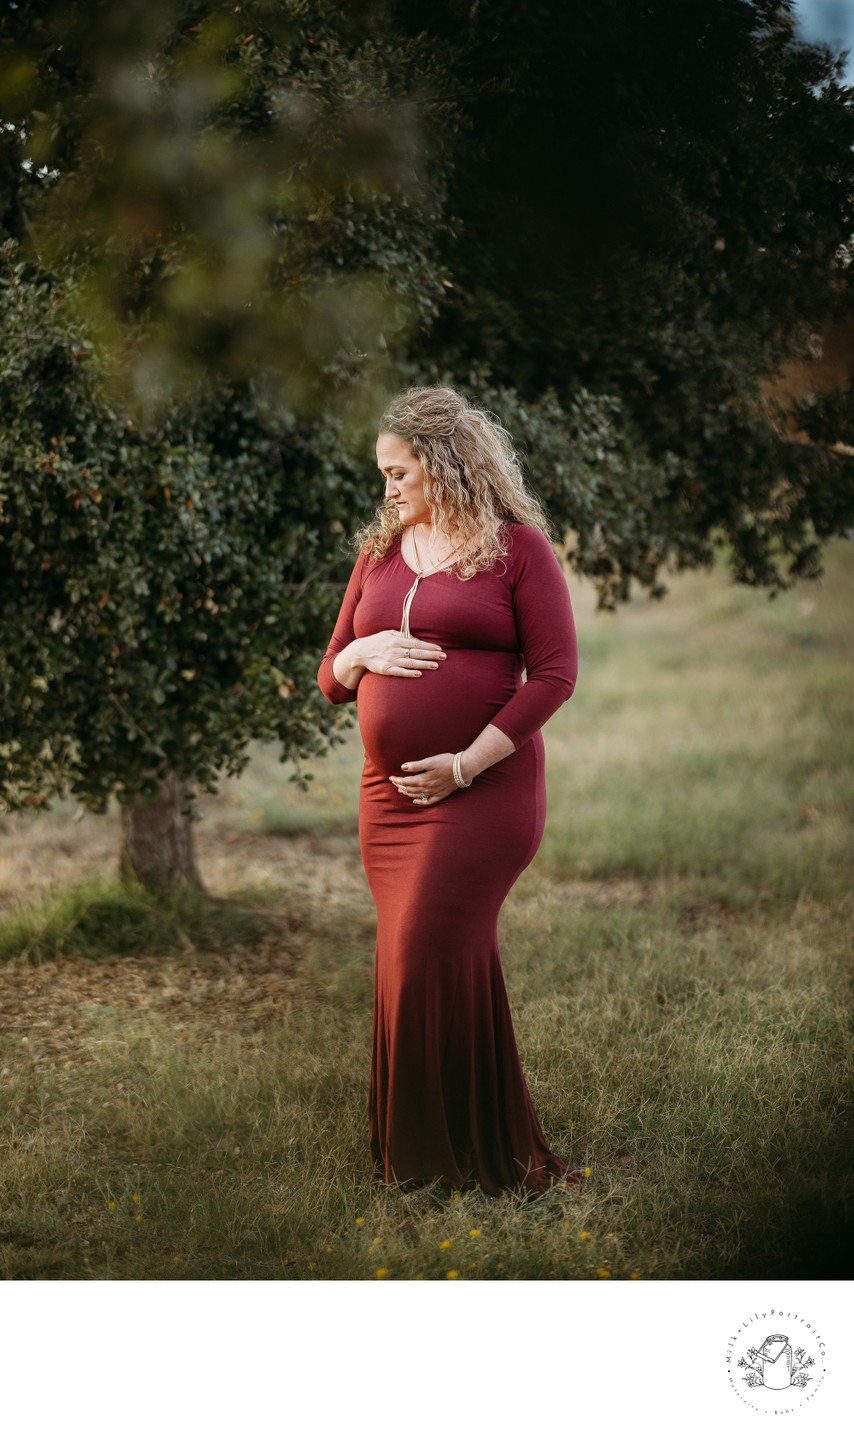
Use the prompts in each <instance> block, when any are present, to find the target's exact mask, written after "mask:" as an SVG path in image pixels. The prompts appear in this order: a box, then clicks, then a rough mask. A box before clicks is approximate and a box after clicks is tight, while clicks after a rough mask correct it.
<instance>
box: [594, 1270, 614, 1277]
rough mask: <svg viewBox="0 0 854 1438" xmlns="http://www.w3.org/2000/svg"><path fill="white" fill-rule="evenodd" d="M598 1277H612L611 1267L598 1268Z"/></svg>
mask: <svg viewBox="0 0 854 1438" xmlns="http://www.w3.org/2000/svg"><path fill="white" fill-rule="evenodd" d="M596 1277H597V1278H610V1277H611V1270H610V1268H597V1270H596Z"/></svg>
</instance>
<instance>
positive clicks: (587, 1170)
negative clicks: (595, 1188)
mask: <svg viewBox="0 0 854 1438" xmlns="http://www.w3.org/2000/svg"><path fill="white" fill-rule="evenodd" d="M584 1177H585V1178H589V1177H590V1169H589V1168H586V1169H585V1170H584Z"/></svg>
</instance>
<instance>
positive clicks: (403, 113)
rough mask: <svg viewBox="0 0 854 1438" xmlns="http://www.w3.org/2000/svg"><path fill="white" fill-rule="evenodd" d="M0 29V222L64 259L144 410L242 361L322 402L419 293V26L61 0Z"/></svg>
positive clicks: (236, 372)
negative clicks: (0, 172) (408, 32)
mask: <svg viewBox="0 0 854 1438" xmlns="http://www.w3.org/2000/svg"><path fill="white" fill-rule="evenodd" d="M383 32H384V33H383ZM0 33H1V34H2V41H3V42H4V45H3V48H4V52H5V60H6V63H5V67H4V69H3V72H2V77H0V105H2V108H3V110H4V111H5V113H6V115H7V116H8V117H9V120H10V121H13V120H14V121H16V122H17V127H16V128H14V127H12V128H9V129H8V130H7V140H6V143H7V147H8V151H9V153H8V157H7V162H6V166H5V168H6V169H7V170H8V171H9V173H11V174H14V175H16V177H17V179H16V185H17V192H16V194H15V195H14V198H13V197H11V196H10V197H9V200H8V201H7V205H6V210H7V229H9V230H10V232H11V233H13V234H15V233H21V232H22V231H23V230H24V229H25V230H26V232H27V234H28V236H29V239H30V241H31V245H32V249H33V251H34V253H35V255H36V256H37V257H38V259H39V261H40V263H42V264H43V265H45V266H46V267H57V266H61V265H63V264H66V263H68V262H69V261H73V262H74V267H75V274H76V278H77V284H76V295H77V299H78V301H79V303H80V309H81V314H82V316H83V317H84V318H85V321H86V324H87V326H88V327H89V328H90V330H92V331H93V332H94V334H95V335H97V336H98V337H99V338H100V339H102V340H103V341H104V342H106V343H108V344H109V345H110V348H111V350H112V351H113V354H114V358H117V357H119V356H120V357H121V358H122V360H123V361H124V363H123V366H122V371H121V372H122V373H123V374H124V375H125V376H126V378H127V379H128V380H129V382H130V396H129V397H130V398H132V399H134V400H135V401H136V403H137V404H138V405H140V406H142V407H143V409H144V408H145V407H146V406H147V405H151V404H156V403H157V401H158V400H159V399H160V398H161V397H162V396H163V395H164V394H166V395H168V394H172V393H174V391H175V389H176V387H180V386H181V385H182V384H187V383H188V382H192V380H193V378H195V377H201V378H202V379H204V380H207V379H208V378H209V377H210V375H211V374H213V375H214V376H215V377H216V378H217V379H218V378H220V377H221V376H223V375H225V376H232V377H236V378H238V379H245V378H247V377H249V376H251V377H253V378H254V377H257V376H258V375H259V374H260V373H263V374H265V375H266V376H267V377H268V380H271V379H272V380H275V382H276V384H277V386H278V388H279V390H280V391H282V392H283V394H284V398H285V399H286V400H287V401H288V402H290V403H295V404H298V405H299V407H300V408H301V409H302V410H303V411H305V410H306V409H308V408H309V407H311V406H312V404H314V407H315V408H319V409H323V408H324V407H325V406H326V404H327V402H328V399H329V392H330V388H331V387H332V385H333V381H334V382H335V383H337V384H339V385H340V384H341V383H342V382H344V381H345V380H346V378H347V376H348V374H349V375H350V376H351V377H352V372H353V371H354V370H356V371H358V370H359V368H360V365H361V366H362V367H363V366H364V362H365V360H367V359H368V358H373V359H374V360H375V361H378V360H379V359H380V358H381V356H382V351H383V349H384V345H385V337H386V335H387V334H389V335H391V334H395V333H397V332H398V331H399V330H400V329H401V328H402V327H403V326H404V325H406V324H412V323H414V322H417V323H419V324H423V323H424V322H425V321H427V320H428V319H429V318H430V316H431V315H432V314H434V313H435V311H436V307H437V301H438V298H439V296H440V295H441V293H442V292H443V291H442V284H441V276H440V273H439V271H438V269H437V266H436V260H435V252H434V251H435V241H436V239H437V237H438V235H439V234H440V233H441V231H442V229H443V225H444V221H443V217H442V216H443V202H444V180H443V169H442V166H441V164H438V163H437V164H435V165H433V166H428V165H427V164H426V155H425V154H424V153H423V152H424V148H425V142H424V135H425V132H426V130H427V129H428V128H430V129H431V131H432V133H433V134H434V135H436V136H439V134H440V133H441V124H440V123H439V122H440V121H441V120H442V117H443V115H444V113H445V111H446V110H447V109H448V106H447V104H446V103H445V102H442V101H441V100H440V99H439V98H438V89H439V86H438V77H437V75H436V73H435V71H436V61H435V57H434V56H432V54H431V50H430V47H429V45H428V44H427V43H426V41H425V40H419V38H418V37H412V38H407V37H406V36H399V35H395V34H392V33H391V32H390V31H389V28H388V26H386V25H384V22H383V7H382V5H381V4H376V3H374V4H371V3H367V4H364V3H363V4H361V5H360V4H354V5H343V4H340V3H339V4H334V3H325V4H319V5H317V4H313V5H307V4H304V3H300V0H291V3H286V4H282V3H279V0H275V3H271V0H246V3H243V4H235V3H233V0H232V3H229V4H222V3H219V4H211V3H207V4H204V3H203V4H198V3H196V4H189V3H187V0H125V3H123V4H122V5H115V4H111V3H104V0H94V3H93V0H82V3H71V4H69V3H62V0H59V3H47V4H42V3H33V4H26V3H24V4H21V5H19V6H18V7H17V8H16V10H15V12H14V15H13V16H11V17H9V16H7V18H6V20H5V22H4V25H3V29H2V32H0ZM369 35H373V36H374V38H367V37H368V36H369ZM428 85H429V86H430V89H429V91H428V88H427V87H428ZM22 162H24V163H25V165H26V167H27V168H26V169H25V170H22V169H21V163H22Z"/></svg>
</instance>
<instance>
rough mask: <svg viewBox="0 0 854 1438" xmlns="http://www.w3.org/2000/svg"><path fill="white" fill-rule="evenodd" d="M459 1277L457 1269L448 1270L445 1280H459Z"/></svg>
mask: <svg viewBox="0 0 854 1438" xmlns="http://www.w3.org/2000/svg"><path fill="white" fill-rule="evenodd" d="M459 1276H460V1272H459V1269H458V1268H449V1269H448V1271H447V1273H446V1274H445V1277H446V1278H459Z"/></svg>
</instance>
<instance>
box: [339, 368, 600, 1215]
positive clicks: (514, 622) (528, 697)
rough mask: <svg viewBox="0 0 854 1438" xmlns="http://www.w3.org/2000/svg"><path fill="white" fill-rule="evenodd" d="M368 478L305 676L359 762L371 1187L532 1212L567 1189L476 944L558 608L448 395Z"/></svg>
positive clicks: (493, 441)
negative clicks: (378, 497) (442, 1193)
mask: <svg viewBox="0 0 854 1438" xmlns="http://www.w3.org/2000/svg"><path fill="white" fill-rule="evenodd" d="M377 463H378V466H379V469H380V471H381V473H382V475H383V476H384V478H385V503H384V504H383V505H382V506H381V508H380V509H379V510H378V512H377V516H376V518H375V520H374V522H373V523H371V524H370V525H368V526H367V527H366V528H365V529H363V530H362V531H361V532H360V533H359V534H358V535H357V536H356V542H357V544H358V545H359V546H360V547H359V553H358V558H357V559H356V562H355V565H354V568H353V572H352V574H351V576H350V581H349V584H348V586H347V590H346V593H345V595H344V600H343V603H342V605H341V611H340V613H339V616H338V620H337V623H336V625H335V630H334V633H333V635H332V639H331V641H330V644H329V648H328V649H327V651H326V654H325V656H324V658H323V661H322V663H321V665H320V669H319V671H318V683H319V685H320V687H321V689H322V691H323V693H324V694H325V695H326V697H327V699H329V700H330V702H331V703H333V704H345V703H348V702H350V701H353V700H355V701H357V703H358V719H359V728H360V731H361V736H362V741H363V746H364V751H365V764H364V769H363V771H362V781H361V791H360V803H359V839H360V844H361V852H362V859H363V862H364V866H365V872H366V875H367V878H368V883H369V885H370V888H371V893H372V894H373V897H374V901H375V903H376V908H377V949H376V970H375V981H374V1008H373V1056H372V1063H371V1078H370V1092H369V1104H368V1107H369V1127H370V1144H371V1157H372V1160H373V1169H374V1174H375V1176H376V1177H377V1178H378V1179H380V1180H381V1181H383V1182H385V1183H389V1184H391V1183H396V1184H402V1185H404V1186H407V1187H408V1186H410V1185H417V1184H424V1183H433V1182H437V1183H439V1184H447V1185H451V1186H453V1187H455V1188H464V1187H472V1186H474V1185H475V1184H480V1186H481V1187H482V1189H483V1190H484V1191H485V1192H486V1193H488V1194H492V1195H497V1194H499V1193H501V1192H502V1191H505V1190H511V1189H512V1190H516V1191H521V1192H523V1193H526V1194H527V1195H529V1196H538V1195H540V1194H543V1193H545V1192H546V1191H547V1190H548V1189H550V1188H552V1187H553V1186H558V1187H559V1188H564V1187H568V1186H571V1185H573V1184H576V1183H578V1182H579V1181H580V1179H581V1174H580V1172H579V1171H578V1170H573V1169H570V1168H569V1167H568V1165H567V1164H565V1163H564V1162H563V1161H562V1160H561V1159H560V1158H558V1157H557V1156H556V1155H555V1154H554V1153H552V1152H551V1150H550V1149H549V1147H548V1144H547V1142H546V1139H545V1136H544V1134H543V1131H542V1128H541V1126H540V1123H539V1119H538V1118H537V1114H536V1111H535V1109H534V1106H533V1103H532V1101H531V1097H530V1094H529V1092H528V1088H527V1085H526V1082H525V1078H524V1075H523V1073H522V1068H521V1065H520V1062H519V1054H518V1051H517V1047H516V1041H515V1037H514V1033H513V1025H512V1021H511V1017H510V1008H509V1005H508V1001H507V993H506V989H505V985H504V977H503V974H502V970H501V963H500V959H499V953H498V933H497V927H498V915H499V911H500V909H501V905H502V903H503V902H504V899H505V898H506V896H507V894H508V892H509V890H510V888H511V887H512V885H513V884H514V883H515V881H516V879H517V878H518V877H519V875H520V874H521V873H522V870H523V869H525V868H526V867H527V865H528V864H529V863H530V862H531V860H532V859H533V857H534V855H535V854H536V852H537V849H538V848H539V845H540V841H541V839H542V835H543V826H544V823H545V814H546V794H545V779H544V746H543V739H542V735H541V733H540V729H541V727H542V725H543V724H544V723H545V722H546V720H547V719H548V718H549V717H550V715H552V714H553V713H554V712H555V710H556V709H557V708H558V707H559V706H560V705H561V704H562V703H563V702H564V701H565V700H566V699H568V698H569V696H570V695H571V694H572V692H573V688H574V686H575V678H576V672H577V648H576V639H575V626H574V623H573V617H572V608H571V605H570V598H569V592H568V589H567V585H566V580H565V578H564V575H563V572H562V570H561V568H560V565H559V563H558V561H557V559H556V557H555V554H554V551H553V550H552V547H551V544H550V543H549V540H548V537H547V533H548V524H547V521H546V519H545V516H544V515H543V512H542V510H541V509H540V507H539V505H538V504H537V501H536V500H535V499H534V497H533V496H532V495H531V494H530V493H529V492H528V491H527V490H526V488H525V485H524V481H523V479H522V475H521V472H520V469H519V466H518V463H517V461H516V458H515V455H514V453H513V449H512V446H511V444H510V441H509V436H508V435H507V433H506V431H505V430H504V429H503V428H502V427H501V426H500V425H499V424H497V423H496V422H495V421H494V420H492V419H491V418H490V417H489V416H487V415H486V414H484V413H482V412H481V411H479V410H476V409H473V408H472V407H470V406H469V405H468V404H467V403H466V402H465V400H463V399H462V398H461V396H459V395H458V394H457V393H456V392H455V391H453V390H450V389H443V388H438V387H436V388H425V389H413V390H409V391H408V392H407V393H406V394H404V395H402V396H401V397H400V398H399V399H398V400H396V401H395V402H394V403H393V404H392V405H391V406H390V408H389V409H388V410H387V412H386V414H385V415H384V416H383V419H382V421H381V425H380V434H379V438H378V440H377ZM523 670H524V671H526V682H525V683H523V681H522V673H523Z"/></svg>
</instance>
